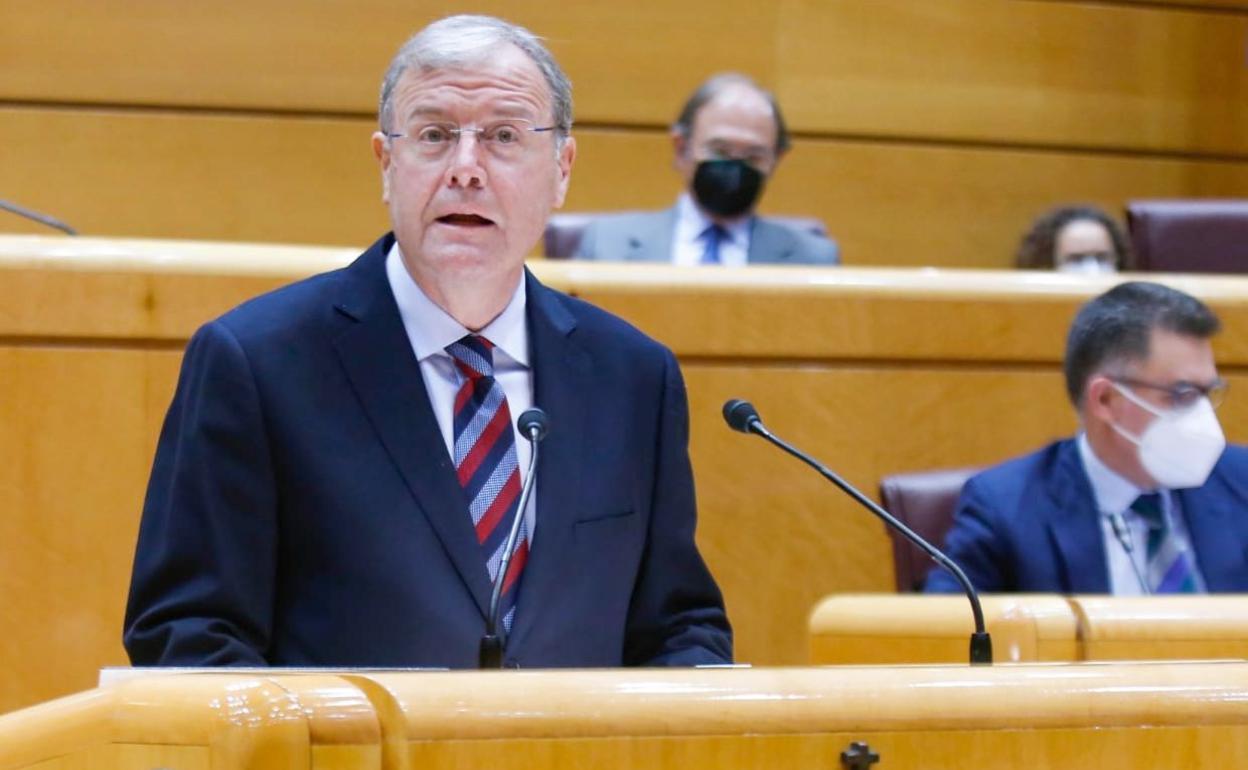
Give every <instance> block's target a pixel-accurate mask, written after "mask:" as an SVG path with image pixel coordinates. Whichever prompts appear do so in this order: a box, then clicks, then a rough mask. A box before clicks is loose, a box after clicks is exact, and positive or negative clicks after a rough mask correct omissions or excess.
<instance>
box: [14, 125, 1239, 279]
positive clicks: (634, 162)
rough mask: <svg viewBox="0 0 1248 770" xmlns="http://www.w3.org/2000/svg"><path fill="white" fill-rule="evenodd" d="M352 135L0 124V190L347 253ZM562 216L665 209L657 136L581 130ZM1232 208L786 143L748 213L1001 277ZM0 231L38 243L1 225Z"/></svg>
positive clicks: (118, 220)
mask: <svg viewBox="0 0 1248 770" xmlns="http://www.w3.org/2000/svg"><path fill="white" fill-rule="evenodd" d="M372 130H373V129H372V124H371V122H370V121H368V120H366V119H362V118H361V119H329V118H297V117H272V116H268V117H265V116H229V117H227V116H220V115H211V114H185V113H146V112H143V113H130V112H116V111H96V110H92V111H86V112H79V111H73V110H49V109H16V108H8V109H3V108H0V189H3V190H4V191H5V196H6V198H7V199H9V200H13V201H16V202H20V203H22V204H23V205H25V206H28V207H30V208H34V209H37V210H41V211H45V212H48V213H51V214H54V215H56V216H58V217H60V218H61V219H64V220H65V221H67V222H69V223H70V224H71V225H73V226H75V227H77V228H78V229H79V230H80V231H81V232H83V233H85V234H89V235H106V236H141V237H150V238H199V239H213V240H230V241H267V242H286V243H304V244H342V245H344V246H345V245H352V246H356V247H359V248H363V247H364V246H365V245H367V244H368V243H370V242H371V241H372V240H373V239H374V238H376V237H377V236H378V235H380V234H381V233H382V232H384V231H385V230H386V229H388V227H389V222H388V217H387V214H386V211H385V208H384V207H383V205H382V204H381V200H380V184H379V178H378V172H377V167H376V165H375V162H374V160H373V158H372V155H371V151H370V150H369V148H368V138H369V136H370V134H371V132H372ZM576 136H577V141H578V146H579V157H578V160H577V163H576V166H575V169H574V172H573V181H572V186H571V191H570V194H569V197H568V201H567V205H566V206H565V210H566V211H605V210H613V209H630V208H653V209H658V208H665V207H668V206H671V205H672V204H673V203H674V201H675V199H676V195H677V194H678V192H679V190H680V180H679V177H678V176H677V174H676V172H675V171H673V170H672V168H671V147H670V143H669V141H668V139H667V137H666V135H664V134H663V133H661V132H654V131H644V132H630V131H617V130H599V129H581V130H578V131H577V132H576ZM1246 194H1248V161H1245V162H1213V161H1200V160H1181V159H1162V158H1148V157H1131V156H1105V155H1096V154H1090V153H1080V152H1040V151H1029V150H1008V149H996V150H994V149H983V148H971V147H948V146H921V145H908V144H894V143H889V142H871V141H837V140H831V139H817V140H816V139H799V140H798V141H797V144H796V145H795V148H794V150H793V151H792V153H791V154H790V155H789V156H788V157H787V158H786V160H785V161H784V162H783V163H782V164H781V166H780V168H779V171H778V173H777V174H776V176H775V177H774V178H773V179H772V180H771V182H770V183H769V185H768V188H767V190H766V193H765V195H764V198H763V205H762V211H763V212H764V213H777V214H792V215H803V216H813V217H817V218H819V219H821V220H822V221H823V222H824V223H825V224H826V225H827V227H828V231H829V232H830V233H831V234H832V236H833V237H834V238H836V239H837V241H838V242H839V243H840V246H841V254H842V260H843V261H844V263H845V264H847V265H916V266H917V265H938V266H947V267H954V266H961V267H984V268H999V267H1007V266H1009V265H1010V264H1012V260H1013V254H1014V250H1015V248H1016V246H1017V243H1018V240H1019V238H1020V237H1021V234H1022V233H1023V232H1024V231H1025V230H1026V228H1027V227H1028V226H1029V225H1030V223H1031V220H1032V219H1033V218H1034V217H1035V216H1036V215H1038V213H1039V212H1041V211H1043V210H1045V209H1047V208H1049V207H1051V206H1053V205H1056V204H1058V203H1060V202H1063V201H1070V200H1079V201H1087V202H1090V203H1094V204H1097V205H1100V206H1102V207H1104V208H1106V209H1107V210H1109V211H1121V210H1122V208H1123V206H1124V204H1125V201H1126V200H1127V199H1129V198H1133V197H1199V196H1212V197H1236V196H1240V195H1246ZM0 228H3V229H4V230H7V231H11V232H25V233H40V232H46V228H44V227H42V226H41V225H37V224H35V223H32V222H27V221H25V220H22V219H19V218H18V217H16V216H14V215H12V214H9V213H7V212H0Z"/></svg>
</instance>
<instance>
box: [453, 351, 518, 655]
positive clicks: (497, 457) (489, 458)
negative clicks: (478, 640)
mask: <svg viewBox="0 0 1248 770" xmlns="http://www.w3.org/2000/svg"><path fill="white" fill-rule="evenodd" d="M446 352H447V353H450V354H451V358H453V359H454V360H455V366H456V367H457V368H458V369H459V371H460V373H461V374H463V376H464V382H463V384H462V385H461V386H460V388H459V392H458V393H456V395H455V431H454V437H455V452H454V455H455V457H454V459H455V472H456V473H457V474H458V476H459V483H460V484H461V485H462V486H463V488H464V491H465V492H466V493H467V495H468V500H469V501H470V502H469V506H468V510H469V512H470V513H471V514H472V524H473V527H474V528H475V529H476V532H477V542H478V543H480V544H481V549H482V555H483V557H484V559H485V564H486V569H487V570H488V571H489V574H490V580H492V581H493V580H496V579H497V576H498V569H499V565H500V564H501V563H502V558H503V549H504V548H505V547H506V545H507V535H508V533H509V531H510V529H511V522H512V519H513V517H514V516H515V515H516V508H517V506H518V505H519V503H520V468H519V465H518V463H517V460H516V438H515V435H514V434H513V433H512V430H511V411H510V410H509V409H508V408H507V396H506V394H505V393H503V388H502V386H501V385H499V384H498V381H497V380H495V379H494V345H493V344H492V343H491V342H490V341H489V340H487V339H486V338H484V337H480V336H477V335H472V334H470V335H468V336H467V337H464V338H463V339H461V340H460V341H459V342H454V343H452V344H450V345H448V346H447V347H446ZM521 515H523V513H521ZM528 555H529V537H528V528H527V527H526V526H525V525H524V524H523V522H522V523H521V527H520V536H519V538H518V539H517V541H516V550H515V552H514V554H513V555H512V557H511V564H510V565H509V566H508V568H507V576H506V579H505V580H504V581H503V592H502V595H501V597H500V599H499V616H500V617H502V619H503V628H505V629H506V630H507V631H508V632H510V631H511V623H512V620H513V618H514V616H515V610H516V596H517V594H518V593H519V588H520V574H521V572H522V571H523V570H524V564H525V562H526V561H527V560H528Z"/></svg>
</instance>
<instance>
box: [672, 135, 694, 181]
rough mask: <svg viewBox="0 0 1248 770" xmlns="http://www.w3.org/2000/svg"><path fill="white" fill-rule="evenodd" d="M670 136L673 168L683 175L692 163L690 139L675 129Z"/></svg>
mask: <svg viewBox="0 0 1248 770" xmlns="http://www.w3.org/2000/svg"><path fill="white" fill-rule="evenodd" d="M670 136H671V137H672V167H673V168H675V169H676V170H677V171H680V172H682V173H683V172H684V171H685V169H686V168H687V167H688V166H689V162H690V159H689V137H687V136H685V135H684V134H683V133H682V132H681V131H679V130H678V129H675V128H673V129H672V132H671V134H670Z"/></svg>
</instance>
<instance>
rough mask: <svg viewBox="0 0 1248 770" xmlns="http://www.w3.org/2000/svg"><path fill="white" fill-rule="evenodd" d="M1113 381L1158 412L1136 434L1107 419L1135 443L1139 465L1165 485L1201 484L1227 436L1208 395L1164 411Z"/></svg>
mask: <svg viewBox="0 0 1248 770" xmlns="http://www.w3.org/2000/svg"><path fill="white" fill-rule="evenodd" d="M1113 385H1114V387H1115V388H1117V389H1118V392H1119V393H1121V394H1122V395H1123V396H1125V397H1126V398H1127V400H1129V401H1131V402H1132V403H1133V404H1135V405H1136V406H1138V407H1140V408H1141V409H1143V410H1144V411H1146V412H1149V413H1151V414H1154V415H1156V416H1157V419H1155V420H1153V422H1152V424H1150V425H1149V426H1148V427H1147V428H1145V429H1144V433H1143V434H1142V435H1140V436H1138V437H1137V436H1132V435H1131V434H1130V433H1128V432H1127V431H1126V430H1125V429H1123V428H1121V427H1119V426H1118V425H1117V424H1116V423H1110V425H1111V427H1113V429H1114V430H1116V431H1118V434H1119V435H1120V436H1122V437H1123V438H1125V439H1126V440H1128V441H1130V442H1131V443H1133V444H1135V445H1136V447H1137V449H1138V452H1139V457H1140V465H1142V466H1143V467H1144V470H1145V471H1147V472H1148V475H1149V476H1152V477H1153V480H1154V481H1156V482H1157V483H1158V484H1160V485H1161V486H1163V487H1165V488H1167V489H1187V488H1189V487H1199V486H1201V485H1203V484H1204V483H1205V481H1206V480H1207V479H1208V478H1209V474H1210V473H1212V472H1213V466H1214V465H1216V464H1217V462H1218V458H1219V457H1221V456H1222V450H1223V449H1225V448H1226V437H1225V436H1224V435H1222V426H1221V425H1219V424H1218V417H1217V415H1215V414H1214V412H1213V404H1211V403H1209V399H1208V398H1201V399H1200V400H1199V401H1197V402H1196V403H1194V404H1192V405H1191V406H1189V407H1185V408H1183V409H1168V410H1164V411H1163V410H1160V409H1158V408H1157V407H1155V406H1153V405H1151V404H1149V403H1148V402H1146V401H1144V400H1142V399H1141V398H1140V397H1139V396H1137V395H1135V394H1134V393H1132V392H1131V391H1130V390H1128V389H1126V388H1124V387H1122V386H1121V385H1119V384H1118V383H1116V382H1115V383H1113Z"/></svg>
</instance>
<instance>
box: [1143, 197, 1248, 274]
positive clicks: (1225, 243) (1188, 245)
mask: <svg viewBox="0 0 1248 770" xmlns="http://www.w3.org/2000/svg"><path fill="white" fill-rule="evenodd" d="M1127 229H1128V230H1129V231H1130V235H1131V248H1132V250H1133V251H1134V252H1135V254H1134V257H1135V269H1136V270H1151V271H1165V272H1181V273H1248V200H1209V199H1207V200H1138V201H1130V202H1129V203H1128V204H1127Z"/></svg>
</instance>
